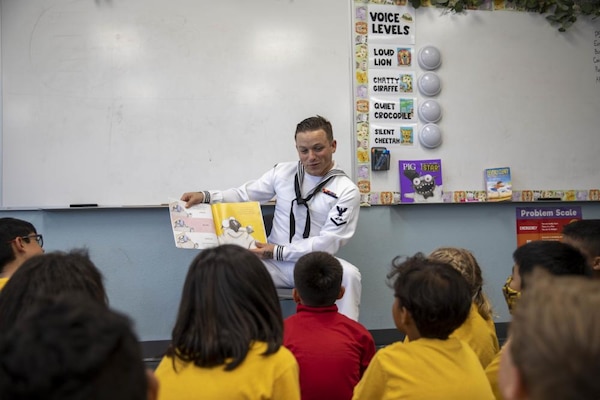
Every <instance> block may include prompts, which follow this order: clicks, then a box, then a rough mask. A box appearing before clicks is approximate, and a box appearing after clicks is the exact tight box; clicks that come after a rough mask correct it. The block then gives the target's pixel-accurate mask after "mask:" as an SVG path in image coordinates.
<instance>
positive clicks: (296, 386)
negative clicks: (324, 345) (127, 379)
mask: <svg viewBox="0 0 600 400" xmlns="http://www.w3.org/2000/svg"><path fill="white" fill-rule="evenodd" d="M266 348H267V345H266V343H263V342H257V343H255V344H254V345H252V347H251V349H250V351H249V352H248V355H247V356H246V359H245V360H244V362H242V364H240V365H239V366H238V367H237V368H235V369H234V370H233V371H225V370H224V369H223V366H222V365H221V366H217V367H212V368H200V367H197V366H195V365H193V363H184V362H182V361H180V360H177V361H176V362H175V367H176V370H175V369H173V359H172V358H169V357H163V359H162V360H161V362H160V364H159V365H158V367H157V368H156V371H155V375H156V378H157V379H158V383H159V386H158V400H192V399H202V400H205V399H206V400H234V399H264V400H268V399H286V400H288V399H289V400H299V399H300V382H299V372H298V363H297V362H296V359H295V358H294V356H293V355H292V353H291V352H290V351H289V350H288V349H286V348H285V347H283V346H282V347H280V348H279V350H278V351H277V352H276V353H274V354H270V355H268V356H263V355H262V353H264V351H265V350H266Z"/></svg>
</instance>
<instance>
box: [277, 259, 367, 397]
mask: <svg viewBox="0 0 600 400" xmlns="http://www.w3.org/2000/svg"><path fill="white" fill-rule="evenodd" d="M294 282H295V286H296V287H295V288H294V290H293V296H294V300H295V301H296V303H297V304H298V306H297V310H296V314H295V315H292V316H290V317H288V318H287V319H286V320H285V321H284V331H283V344H284V346H285V347H287V348H288V349H289V350H290V351H291V352H292V353H293V354H294V356H295V357H296V360H297V361H298V364H299V366H300V391H301V395H302V400H312V399H315V400H318V399H328V400H350V399H351V398H352V392H353V390H354V386H355V385H356V384H357V383H358V381H359V380H360V378H361V377H362V375H363V372H364V371H365V370H366V368H367V366H368V365H369V362H370V361H371V358H372V357H373V355H374V354H375V342H374V341H373V337H372V336H371V334H370V333H369V331H368V330H367V329H366V328H365V327H364V326H363V325H361V324H360V323H358V322H356V321H354V320H351V319H350V318H347V317H346V316H344V315H342V314H340V313H339V312H338V308H337V306H336V305H335V301H336V300H338V299H340V298H342V296H343V295H344V287H343V286H342V265H341V264H340V262H339V261H338V259H337V258H335V257H334V256H332V255H331V254H329V253H325V252H320V251H317V252H312V253H309V254H306V255H304V256H302V257H300V259H299V260H298V261H297V262H296V265H295V268H294Z"/></svg>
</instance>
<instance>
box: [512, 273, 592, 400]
mask: <svg viewBox="0 0 600 400" xmlns="http://www.w3.org/2000/svg"><path fill="white" fill-rule="evenodd" d="M509 343H510V344H509V346H508V347H509V349H510V350H509V351H510V355H511V356H512V360H513V364H514V365H515V366H516V368H517V370H518V371H519V373H520V376H521V381H522V382H523V384H524V385H525V387H526V391H527V394H528V395H529V397H528V398H530V399H532V400H538V399H539V400H542V399H543V400H545V399H553V400H554V399H556V400H567V399H569V400H570V399H597V398H599V393H600V380H599V379H598V375H599V374H600V284H599V283H598V281H597V280H591V279H584V278H582V277H579V276H560V277H559V276H552V275H550V274H549V273H547V272H546V271H544V270H541V269H537V268H536V270H535V271H534V272H533V273H532V279H531V284H530V287H529V288H528V289H527V291H524V292H523V296H522V298H521V300H520V302H519V307H517V308H516V310H515V312H514V314H513V320H512V322H511V326H510V341H509ZM507 364H508V363H507ZM506 367H507V366H506V365H505V366H504V368H505V369H506ZM507 375H508V374H505V377H506V376H507ZM507 386H510V385H507ZM505 389H507V388H505Z"/></svg>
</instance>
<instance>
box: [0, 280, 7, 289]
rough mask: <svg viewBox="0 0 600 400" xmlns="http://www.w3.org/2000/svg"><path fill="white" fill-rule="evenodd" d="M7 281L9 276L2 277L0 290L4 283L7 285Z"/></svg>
mask: <svg viewBox="0 0 600 400" xmlns="http://www.w3.org/2000/svg"><path fill="white" fill-rule="evenodd" d="M6 282H8V278H0V290H2V288H4V285H6Z"/></svg>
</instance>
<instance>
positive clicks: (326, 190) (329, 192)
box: [323, 188, 338, 199]
mask: <svg viewBox="0 0 600 400" xmlns="http://www.w3.org/2000/svg"><path fill="white" fill-rule="evenodd" d="M323 193H325V194H328V195H329V196H331V197H333V198H335V199H337V198H338V197H337V194H335V193H333V192H332V191H331V190H329V189H326V188H323Z"/></svg>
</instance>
